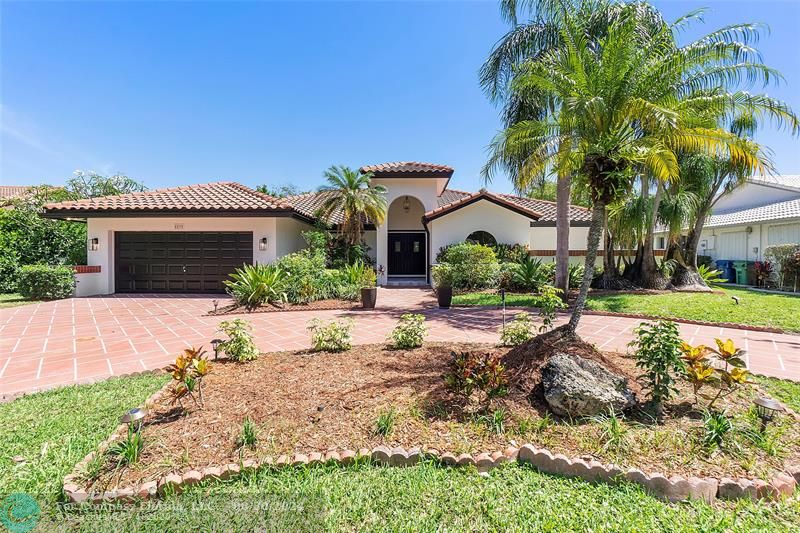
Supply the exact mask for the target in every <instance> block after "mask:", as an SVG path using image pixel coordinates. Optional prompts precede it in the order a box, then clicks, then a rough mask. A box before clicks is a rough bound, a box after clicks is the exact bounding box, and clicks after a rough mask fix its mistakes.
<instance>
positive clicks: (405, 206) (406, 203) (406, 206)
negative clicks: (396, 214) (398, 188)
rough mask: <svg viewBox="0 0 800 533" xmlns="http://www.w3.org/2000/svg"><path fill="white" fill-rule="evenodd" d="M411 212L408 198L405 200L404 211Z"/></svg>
mask: <svg viewBox="0 0 800 533" xmlns="http://www.w3.org/2000/svg"><path fill="white" fill-rule="evenodd" d="M410 210H411V202H410V201H409V200H408V196H406V197H405V198H404V199H403V211H405V212H406V213H408V212H409V211H410Z"/></svg>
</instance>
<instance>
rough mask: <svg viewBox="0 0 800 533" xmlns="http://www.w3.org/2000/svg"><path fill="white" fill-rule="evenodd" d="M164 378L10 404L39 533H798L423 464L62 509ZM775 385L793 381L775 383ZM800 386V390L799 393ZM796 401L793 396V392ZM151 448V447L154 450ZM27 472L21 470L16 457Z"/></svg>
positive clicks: (7, 445)
mask: <svg viewBox="0 0 800 533" xmlns="http://www.w3.org/2000/svg"><path fill="white" fill-rule="evenodd" d="M165 380H166V377H165V376H152V375H150V376H139V377H133V378H121V379H115V380H110V381H105V382H102V383H98V384H94V385H88V386H79V387H69V388H65V389H60V390H57V391H51V392H45V393H40V394H34V395H30V396H26V397H23V398H20V399H18V400H15V401H14V402H11V403H8V404H3V405H0V497H1V496H4V495H6V494H9V493H11V492H20V491H22V492H28V493H30V494H33V495H35V497H36V499H37V501H38V502H39V504H40V505H42V508H43V518H42V520H43V521H42V523H41V524H40V529H42V530H49V529H56V528H57V529H60V530H64V529H74V530H77V531H115V532H116V531H128V530H136V531H205V530H218V529H225V530H248V531H249V530H256V529H257V530H270V531H273V530H278V531H281V530H289V529H291V530H298V531H312V530H313V531H320V530H355V529H358V530H378V529H380V530H395V531H397V530H427V531H433V530H439V529H449V530H506V529H511V530H536V531H538V530H544V531H563V530H581V531H583V530H590V529H591V530H594V531H648V530H662V529H668V530H670V531H697V530H703V531H752V530H762V531H776V532H777V531H792V530H793V529H795V528H796V525H797V523H798V522H800V502H798V501H797V500H796V499H795V500H791V501H787V502H782V503H777V504H755V503H752V502H738V503H729V504H721V505H718V506H716V507H712V506H708V505H706V504H703V503H700V502H692V503H688V504H679V505H670V504H665V503H662V502H660V501H658V500H655V499H653V498H651V497H649V496H647V495H646V494H645V493H644V492H642V490H641V489H639V488H638V487H636V486H633V485H622V486H617V487H613V486H609V485H604V484H597V485H592V484H590V483H586V482H583V481H579V480H570V479H564V478H558V477H553V476H547V475H543V474H540V473H538V472H536V471H535V470H534V469H532V468H528V467H526V466H521V465H507V466H505V467H503V468H499V469H496V470H494V471H492V472H491V473H490V475H489V477H488V478H484V477H480V476H478V475H477V473H476V472H475V471H474V470H468V469H449V468H441V467H437V466H434V465H431V464H422V465H418V466H415V467H412V468H383V467H375V466H371V465H369V464H358V465H355V466H352V467H348V468H338V467H333V466H320V467H313V468H299V469H294V468H287V469H281V470H273V469H262V470H260V471H258V472H255V473H252V474H248V475H245V476H242V477H240V478H237V479H232V480H228V481H226V482H217V483H204V484H201V485H199V486H196V487H193V488H191V489H189V490H188V491H187V492H185V493H184V494H182V495H180V496H170V497H168V498H166V500H165V501H159V502H157V503H156V504H149V505H146V506H128V507H121V508H111V509H69V508H65V507H60V506H58V505H56V503H57V502H58V500H59V498H60V484H61V479H62V478H63V476H64V475H66V474H67V473H68V472H69V471H70V470H71V469H72V465H74V464H75V463H76V462H77V461H79V460H80V459H81V458H82V457H83V456H84V455H85V454H86V453H87V452H89V451H90V450H92V449H93V448H94V446H95V445H96V444H97V443H98V442H99V441H101V440H102V439H104V438H105V437H106V436H107V435H108V433H109V432H110V431H111V430H112V429H113V428H114V427H115V425H116V424H117V417H118V416H119V414H120V413H121V412H122V411H124V410H125V409H127V408H129V407H130V406H131V405H134V404H136V403H140V402H141V401H142V400H144V398H146V397H147V396H148V395H149V394H150V393H152V392H153V391H154V390H155V389H156V388H158V387H159V386H160V385H161V384H162V383H163V382H164V381H165ZM766 382H767V385H768V386H773V385H775V386H780V387H784V384H783V382H777V381H776V380H766ZM797 386H798V387H800V385H797ZM789 393H791V391H789ZM147 445H148V443H145V446H147ZM17 454H19V455H23V456H25V457H27V458H28V462H26V463H24V464H22V465H18V466H14V464H13V463H12V462H11V460H10V457H12V456H14V455H17Z"/></svg>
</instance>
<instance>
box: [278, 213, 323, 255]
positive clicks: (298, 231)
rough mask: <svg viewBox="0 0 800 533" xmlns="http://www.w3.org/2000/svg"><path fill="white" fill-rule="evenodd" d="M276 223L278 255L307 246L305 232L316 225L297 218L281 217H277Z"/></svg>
mask: <svg viewBox="0 0 800 533" xmlns="http://www.w3.org/2000/svg"><path fill="white" fill-rule="evenodd" d="M275 224H276V231H277V233H276V243H275V244H276V246H275V252H276V256H277V257H283V256H284V255H287V254H290V253H292V252H296V251H298V250H302V249H303V248H305V247H306V241H305V239H303V232H304V231H309V230H312V229H314V226H312V225H311V224H307V223H305V222H301V221H300V220H297V219H296V218H289V217H279V218H276V219H275Z"/></svg>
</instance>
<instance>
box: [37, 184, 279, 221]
mask: <svg viewBox="0 0 800 533" xmlns="http://www.w3.org/2000/svg"><path fill="white" fill-rule="evenodd" d="M291 209H292V207H291V206H290V205H289V204H288V203H287V202H286V201H285V200H282V199H278V198H273V197H272V196H269V195H267V194H264V193H260V192H258V191H254V190H253V189H250V188H249V187H245V186H244V185H241V184H239V183H232V182H217V183H204V184H200V185H188V186H185V187H174V188H170V189H157V190H154V191H146V192H137V193H131V194H122V195H118V196H101V197H99V198H89V199H85V200H75V201H67V202H58V203H50V204H46V205H45V213H46V214H57V213H66V212H69V213H76V214H78V213H81V212H87V213H88V212H103V211H112V212H116V211H125V212H131V213H136V212H152V211H164V212H181V211H209V212H211V213H213V212H216V211H286V210H291Z"/></svg>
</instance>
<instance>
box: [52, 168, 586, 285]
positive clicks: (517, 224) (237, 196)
mask: <svg viewBox="0 0 800 533" xmlns="http://www.w3.org/2000/svg"><path fill="white" fill-rule="evenodd" d="M360 171H361V172H371V173H372V174H373V178H372V183H373V184H381V185H383V186H385V187H386V189H387V202H388V212H387V217H386V221H385V222H384V223H383V224H381V225H379V226H377V227H375V226H374V225H369V224H368V225H367V227H366V232H365V241H366V243H367V245H368V246H369V248H370V254H371V255H372V257H373V258H374V259H375V262H376V264H377V265H380V266H383V267H384V269H383V270H384V272H385V274H386V275H385V277H383V278H382V279H381V280H380V283H381V284H384V285H385V284H393V283H397V282H409V281H416V282H418V283H420V284H426V283H427V282H428V281H429V276H430V266H431V264H432V263H434V262H435V257H436V253H437V251H438V250H439V249H440V248H441V247H443V246H445V245H448V244H452V243H456V242H462V241H464V240H467V239H473V240H476V241H479V242H484V243H495V242H496V243H509V244H515V243H520V244H524V245H526V246H528V248H529V250H530V253H531V254H532V255H535V256H540V257H545V258H548V257H549V258H551V259H552V257H553V256H554V255H555V247H556V228H555V217H556V209H555V204H553V203H552V202H547V201H543V200H533V199H529V198H523V197H519V196H514V195H510V194H501V193H493V192H489V191H486V190H480V191H478V192H475V193H469V192H464V191H458V190H453V189H449V188H448V184H449V182H450V178H451V177H452V175H453V169H452V168H451V167H448V166H445V165H436V164H430V163H418V162H397V163H384V164H379V165H370V166H364V167H362V168H361V169H360ZM325 194H326V193H325V192H317V193H308V194H302V195H298V196H292V197H288V198H274V197H272V196H269V195H266V194H263V193H260V192H257V191H255V190H252V189H250V188H248V187H245V186H244V185H241V184H238V183H231V182H220V183H207V184H200V185H190V186H185V187H176V188H171V189H160V190H153V191H147V192H142V193H133V194H125V195H120V196H107V197H101V198H92V199H86V200H77V201H69V202H60V203H52V204H47V205H46V206H45V210H44V213H43V215H44V216H46V217H53V218H69V219H81V220H86V221H87V225H88V243H87V245H88V266H87V267H84V269H83V270H84V271H83V272H81V273H80V274H77V276H78V281H79V283H78V289H77V294H78V295H81V296H85V295H95V294H111V293H131V292H145V293H151V292H178V293H180V292H198V293H205V292H220V291H222V290H223V285H222V281H223V280H224V279H226V278H227V276H228V274H230V273H231V272H232V271H233V270H234V269H235V268H236V267H239V266H241V265H242V263H269V262H272V261H274V260H275V259H276V258H278V257H280V256H283V255H285V254H288V253H291V252H294V251H297V250H299V249H301V248H303V247H304V246H305V243H304V241H303V238H302V232H303V231H305V230H308V229H311V228H312V227H313V224H314V223H315V218H314V214H315V212H316V210H317V208H318V207H319V206H320V205H321V203H322V201H323V199H324V195H325ZM569 214H570V220H571V226H572V227H573V229H572V231H571V233H570V249H571V255H572V256H573V257H574V258H576V259H574V260H580V256H581V255H582V253H581V252H582V251H583V254H584V255H585V249H586V237H587V234H588V226H589V221H590V218H591V213H590V211H589V210H587V209H585V208H582V207H577V206H571V207H570V212H569ZM330 222H331V223H334V224H335V223H336V222H337V220H336V217H335V216H334V220H331V221H330Z"/></svg>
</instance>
